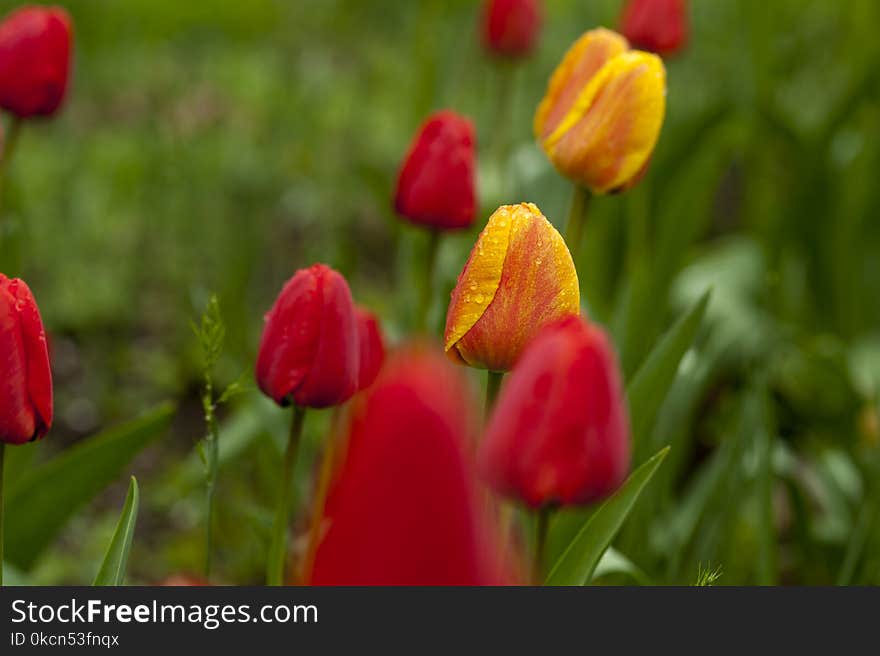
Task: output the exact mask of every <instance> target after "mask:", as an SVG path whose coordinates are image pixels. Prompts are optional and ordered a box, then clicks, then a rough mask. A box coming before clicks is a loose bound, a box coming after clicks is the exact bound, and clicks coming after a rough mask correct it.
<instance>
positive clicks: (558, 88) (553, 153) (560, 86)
mask: <svg viewBox="0 0 880 656" xmlns="http://www.w3.org/2000/svg"><path fill="white" fill-rule="evenodd" d="M665 111H666V70H665V68H664V66H663V61H662V60H661V59H660V58H659V57H657V56H656V55H653V54H651V53H647V52H641V51H638V50H630V49H629V43H628V42H627V40H626V39H625V38H624V37H622V36H620V35H619V34H617V33H615V32H612V31H611V30H607V29H604V28H599V29H595V30H591V31H589V32H587V33H586V34H584V35H583V36H582V37H581V38H580V39H578V40H577V41H576V42H575V44H574V45H573V46H572V47H571V48H570V49H569V51H568V53H566V55H565V57H564V58H563V60H562V62H561V63H560V64H559V66H558V68H557V69H556V71H555V72H554V73H553V76H552V77H551V79H550V83H549V85H548V87H547V92H546V94H545V96H544V99H543V100H542V101H541V104H540V105H539V106H538V111H537V113H536V114H535V120H534V131H535V136H536V137H537V139H538V141H539V142H540V144H541V147H542V148H543V149H544V152H545V153H546V154H547V157H548V158H549V159H550V161H551V162H552V163H553V165H554V166H555V167H556V169H557V170H558V171H559V172H560V173H562V174H563V175H564V176H566V177H567V178H569V179H571V180H572V181H573V182H575V183H577V184H580V185H583V186H585V187H587V188H588V189H590V190H591V191H592V192H593V193H595V194H605V193H609V192H614V191H619V190H621V189H626V188H628V187H631V186H632V185H633V184H635V183H636V182H637V181H638V180H639V178H640V176H641V174H642V173H643V172H644V170H645V168H646V167H647V165H648V162H649V160H650V158H651V155H652V154H653V152H654V147H655V146H656V144H657V140H658V138H659V136H660V128H661V127H662V125H663V118H664V114H665Z"/></svg>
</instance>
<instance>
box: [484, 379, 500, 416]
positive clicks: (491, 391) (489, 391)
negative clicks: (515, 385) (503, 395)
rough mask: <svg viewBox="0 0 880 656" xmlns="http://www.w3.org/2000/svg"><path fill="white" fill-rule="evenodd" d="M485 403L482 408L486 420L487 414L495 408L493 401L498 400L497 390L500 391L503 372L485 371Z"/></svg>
mask: <svg viewBox="0 0 880 656" xmlns="http://www.w3.org/2000/svg"><path fill="white" fill-rule="evenodd" d="M486 374H487V375H486V403H485V405H484V406H483V409H484V413H485V415H486V418H487V419H488V417H489V413H491V412H492V408H493V407H494V406H495V399H497V398H498V390H500V389H501V381H502V380H503V379H504V372H501V371H487V372H486Z"/></svg>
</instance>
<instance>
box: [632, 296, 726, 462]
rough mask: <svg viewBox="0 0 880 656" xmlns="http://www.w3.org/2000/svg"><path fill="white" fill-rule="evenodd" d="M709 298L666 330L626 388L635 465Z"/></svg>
mask: <svg viewBox="0 0 880 656" xmlns="http://www.w3.org/2000/svg"><path fill="white" fill-rule="evenodd" d="M710 295H711V291H707V292H705V293H704V294H703V296H702V298H700V300H699V301H697V302H696V303H695V304H694V306H693V307H692V308H691V309H690V310H689V311H688V312H687V314H685V315H684V316H682V317H681V318H680V319H679V320H678V321H677V322H676V323H675V325H674V326H672V328H670V329H669V331H668V332H667V333H666V334H665V335H664V336H663V338H662V339H661V340H660V342H659V343H658V344H657V346H655V347H654V350H653V351H652V352H651V354H650V355H649V356H648V359H647V360H646V361H645V363H644V364H643V365H642V366H641V368H640V369H639V370H638V372H637V373H636V375H635V376H634V377H633V379H632V381H630V383H629V385H627V388H626V392H627V397H628V399H629V411H630V417H631V421H632V435H633V442H634V444H635V449H636V460H635V462H636V463H638V462H640V461H641V460H642V458H641V457H639V453H640V452H642V453H643V452H644V447H645V446H646V442H647V440H648V438H649V437H650V431H651V428H652V427H653V425H654V420H655V419H656V417H657V412H658V411H659V410H660V406H661V405H662V403H663V399H665V398H666V394H667V392H668V391H669V388H670V387H671V386H672V381H673V380H675V375H676V373H677V372H678V366H679V364H680V363H681V359H682V358H683V357H684V354H685V353H686V352H687V350H688V349H689V348H690V347H691V345H692V344H693V342H694V338H695V337H696V336H697V330H698V329H699V327H700V323H701V322H702V320H703V315H704V314H705V313H706V306H707V305H708V303H709V296H710Z"/></svg>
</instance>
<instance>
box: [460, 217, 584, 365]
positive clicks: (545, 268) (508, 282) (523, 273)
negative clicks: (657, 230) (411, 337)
mask: <svg viewBox="0 0 880 656" xmlns="http://www.w3.org/2000/svg"><path fill="white" fill-rule="evenodd" d="M578 312H580V291H579V288H578V278H577V271H576V270H575V268H574V262H572V259H571V254H570V253H569V252H568V248H567V247H566V245H565V241H564V240H563V239H562V236H561V235H560V234H559V233H558V232H557V231H556V228H554V227H553V225H552V224H551V223H550V222H549V221H548V220H547V219H546V217H544V215H543V214H541V210H539V209H538V207H537V206H536V205H533V204H531V203H520V204H519V205H504V206H502V207H499V208H498V209H497V210H496V211H495V213H494V214H492V216H490V217H489V221H488V222H487V223H486V227H485V228H484V229H483V232H481V233H480V236H479V238H478V239H477V243H476V244H475V245H474V248H473V250H471V254H470V257H469V258H468V261H467V262H466V263H465V265H464V269H463V270H462V272H461V274H460V275H459V276H458V282H457V283H456V285H455V289H453V291H452V298H451V300H450V302H449V310H448V311H447V313H446V334H445V341H446V352H447V353H448V354H449V356H450V357H451V358H452V359H453V360H455V361H456V362H459V363H462V364H467V365H470V366H472V367H478V368H481V369H489V370H490V371H509V370H510V368H511V367H513V364H514V363H515V362H516V360H517V358H518V357H519V355H520V353H521V352H522V349H523V348H524V347H525V345H526V344H527V343H528V342H529V341H530V340H531V339H532V338H533V337H534V336H535V334H537V332H538V330H540V328H541V327H542V326H544V325H546V324H548V323H552V322H554V321H556V320H557V319H560V318H562V317H565V316H568V315H570V314H577V313H578Z"/></svg>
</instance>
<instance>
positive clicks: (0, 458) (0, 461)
mask: <svg viewBox="0 0 880 656" xmlns="http://www.w3.org/2000/svg"><path fill="white" fill-rule="evenodd" d="M5 456H6V444H5V443H3V442H0V587H2V586H3V553H4V552H3V544H4V542H3V540H4V537H5V536H4V535H3V525H4V523H5V520H6V517H5V515H4V512H3V508H4V499H3V469H4V465H5V464H6V462H5V460H6V457H5Z"/></svg>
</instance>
